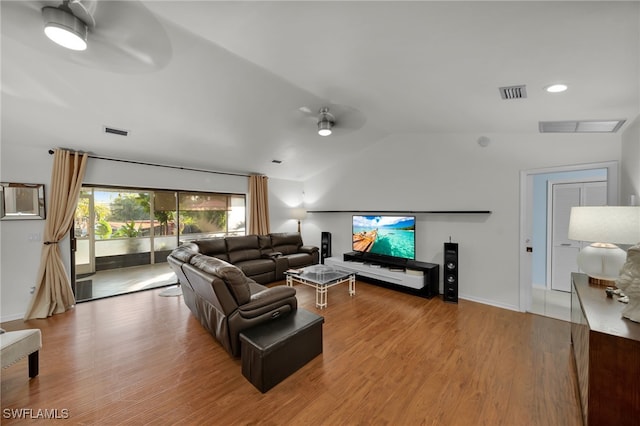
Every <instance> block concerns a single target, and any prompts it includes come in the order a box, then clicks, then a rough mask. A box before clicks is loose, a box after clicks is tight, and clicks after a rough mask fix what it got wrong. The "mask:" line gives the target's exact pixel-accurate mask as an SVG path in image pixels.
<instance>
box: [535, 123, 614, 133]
mask: <svg viewBox="0 0 640 426" xmlns="http://www.w3.org/2000/svg"><path fill="white" fill-rule="evenodd" d="M625 121H626V120H583V121H578V120H574V121H540V122H538V129H539V130H540V133H615V132H617V131H618V129H620V127H622V125H623V124H624V123H625Z"/></svg>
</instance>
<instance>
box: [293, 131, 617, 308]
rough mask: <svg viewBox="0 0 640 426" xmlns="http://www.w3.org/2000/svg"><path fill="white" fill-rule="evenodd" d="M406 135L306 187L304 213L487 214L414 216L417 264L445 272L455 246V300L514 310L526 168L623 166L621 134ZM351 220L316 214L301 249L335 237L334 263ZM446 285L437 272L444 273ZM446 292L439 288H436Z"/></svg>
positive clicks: (345, 216) (345, 242) (343, 249)
mask: <svg viewBox="0 0 640 426" xmlns="http://www.w3.org/2000/svg"><path fill="white" fill-rule="evenodd" d="M478 136H479V135H405V136H395V137H388V138H385V139H384V140H382V141H381V142H379V143H376V144H375V145H372V146H371V147H370V148H369V149H368V150H367V151H366V152H363V153H360V154H359V155H358V156H357V157H352V158H345V159H344V160H343V162H342V163H341V164H339V165H337V166H335V167H333V168H331V169H330V170H328V171H326V172H324V173H322V174H319V175H317V176H314V177H313V178H311V179H309V180H307V181H306V182H305V188H304V189H305V204H306V207H307V209H309V210H350V209H351V210H491V211H492V213H491V214H490V215H427V214H423V215H418V217H417V224H416V243H417V247H416V259H417V260H421V261H426V262H434V263H438V264H442V257H443V253H442V252H443V243H444V242H445V241H448V240H449V236H451V238H452V240H453V241H454V242H458V243H459V244H460V247H459V249H460V264H461V265H460V287H459V292H460V297H461V298H466V299H470V300H476V301H480V302H483V303H488V304H492V305H496V306H501V307H505V308H509V309H515V310H517V309H520V306H519V271H518V263H519V262H518V250H519V249H518V247H519V201H520V194H519V177H520V171H521V170H525V169H535V168H545V167H554V166H563V165H573V164H582V163H594V162H602V161H618V160H619V159H620V149H621V148H620V146H621V142H620V135H617V134H613V135H609V134H598V135H595V134H571V135H560V134H545V135H541V134H530V135H487V136H489V137H490V139H491V143H490V145H489V146H488V147H487V148H482V147H480V146H479V145H478V144H477V143H476V140H477V138H478ZM350 221H351V213H315V214H312V215H310V218H309V219H308V220H307V221H306V223H305V231H308V232H307V234H308V236H306V237H305V243H307V242H308V243H311V244H316V245H317V244H319V240H320V232H321V231H329V232H331V233H332V243H333V244H332V248H333V250H332V251H333V255H334V256H336V255H337V256H340V255H341V253H343V252H346V251H350V248H351V243H350V241H351V235H350V232H351V224H350ZM441 276H442V271H441ZM440 288H441V289H442V285H441V286H440Z"/></svg>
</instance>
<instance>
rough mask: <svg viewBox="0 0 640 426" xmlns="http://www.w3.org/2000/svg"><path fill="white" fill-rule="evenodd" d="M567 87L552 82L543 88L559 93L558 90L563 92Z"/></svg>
mask: <svg viewBox="0 0 640 426" xmlns="http://www.w3.org/2000/svg"><path fill="white" fill-rule="evenodd" d="M567 89H568V87H567V85H566V84H562V83H558V84H552V85H551V86H547V87H545V88H544V90H546V91H547V92H549V93H560V92H564V91H565V90H567Z"/></svg>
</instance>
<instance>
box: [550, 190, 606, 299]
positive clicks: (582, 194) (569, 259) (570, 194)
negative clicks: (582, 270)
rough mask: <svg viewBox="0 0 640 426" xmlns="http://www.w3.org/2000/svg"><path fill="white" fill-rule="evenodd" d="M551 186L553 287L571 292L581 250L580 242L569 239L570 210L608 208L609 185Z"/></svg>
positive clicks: (551, 278)
mask: <svg viewBox="0 0 640 426" xmlns="http://www.w3.org/2000/svg"><path fill="white" fill-rule="evenodd" d="M550 186H551V190H550V195H551V197H552V200H551V203H550V206H551V213H550V215H549V218H550V221H549V222H550V224H549V227H548V228H549V229H550V233H551V238H549V239H548V240H549V241H550V243H551V244H550V253H549V256H548V258H549V259H550V266H551V267H550V271H549V276H550V287H551V289H552V290H560V291H567V292H568V291H571V273H572V272H579V269H578V264H577V263H576V259H577V257H578V253H579V252H580V249H581V248H582V244H581V242H579V241H573V240H570V239H569V238H568V233H569V217H570V215H571V207H577V206H603V205H606V204H607V183H606V182H605V181H597V182H578V183H551V184H550Z"/></svg>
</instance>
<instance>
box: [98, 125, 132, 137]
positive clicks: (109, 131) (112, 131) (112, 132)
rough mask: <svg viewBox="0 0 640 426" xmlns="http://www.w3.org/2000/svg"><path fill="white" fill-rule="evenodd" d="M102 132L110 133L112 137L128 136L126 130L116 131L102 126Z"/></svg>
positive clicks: (113, 128)
mask: <svg viewBox="0 0 640 426" xmlns="http://www.w3.org/2000/svg"><path fill="white" fill-rule="evenodd" d="M104 132H105V133H111V134H112V135H119V136H129V131H128V130H122V129H116V128H115V127H107V126H104Z"/></svg>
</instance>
